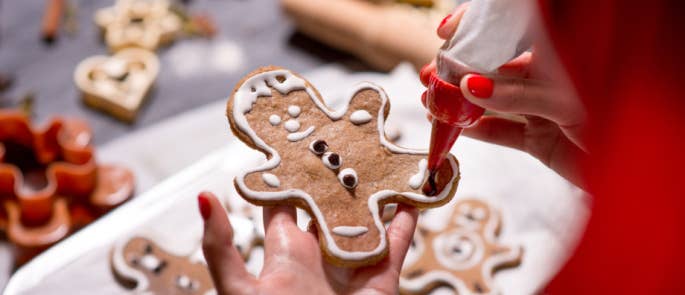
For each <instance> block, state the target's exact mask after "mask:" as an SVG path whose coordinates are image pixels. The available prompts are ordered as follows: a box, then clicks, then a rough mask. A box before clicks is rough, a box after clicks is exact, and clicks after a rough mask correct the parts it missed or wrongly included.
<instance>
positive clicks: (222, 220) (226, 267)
mask: <svg viewBox="0 0 685 295" xmlns="http://www.w3.org/2000/svg"><path fill="white" fill-rule="evenodd" d="M197 200H198V207H199V209H200V214H201V215H202V218H203V220H204V234H203V238H202V252H203V253H204V255H205V260H206V261H207V266H208V267H209V272H210V273H211V275H212V280H214V284H215V285H216V286H217V290H218V291H219V292H218V293H220V294H224V293H225V294H233V293H242V292H246V291H249V290H251V289H252V288H253V287H254V283H255V282H254V277H252V275H250V274H249V273H248V272H247V269H246V268H245V263H244V261H243V257H242V256H241V255H240V253H239V252H238V250H237V249H236V248H235V247H234V246H233V228H232V227H231V223H230V221H229V220H228V215H227V214H226V211H225V210H224V209H223V207H222V206H221V203H220V202H219V200H218V199H217V198H216V196H214V195H213V194H212V193H209V192H202V193H200V195H199V196H198V197H197Z"/></svg>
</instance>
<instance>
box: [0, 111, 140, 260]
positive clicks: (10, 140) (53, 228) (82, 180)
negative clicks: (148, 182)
mask: <svg viewBox="0 0 685 295" xmlns="http://www.w3.org/2000/svg"><path fill="white" fill-rule="evenodd" d="M91 138H92V134H91V131H90V129H89V128H88V125H87V124H86V123H85V122H83V121H80V120H76V119H62V118H56V119H53V120H51V121H50V122H48V124H47V125H46V126H45V127H44V128H40V129H39V128H35V127H33V126H32V125H31V122H30V120H29V119H28V118H27V116H26V115H24V114H23V113H21V112H17V111H7V110H0V203H1V204H2V206H0V231H4V232H5V234H6V236H7V239H8V240H9V241H10V242H11V243H13V244H14V245H15V246H16V250H17V251H16V261H15V264H17V265H21V264H23V263H24V262H26V261H28V260H29V259H31V258H32V257H33V256H35V255H37V254H38V253H40V252H41V251H43V250H45V249H47V248H48V247H50V246H51V245H53V244H55V243H57V242H58V241H60V240H62V239H64V238H65V237H67V236H68V235H69V234H71V233H73V232H74V231H76V230H78V229H79V228H81V227H83V226H85V225H87V224H88V223H90V222H92V221H93V220H95V219H96V218H98V217H99V216H101V215H102V214H104V213H106V212H108V211H109V210H111V209H113V208H115V207H117V206H119V205H121V204H122V203H124V202H125V201H127V200H128V199H129V198H130V197H131V196H132V195H133V174H132V173H131V172H130V171H129V170H128V169H126V168H123V167H119V166H113V165H98V164H96V161H95V158H94V150H93V147H92V146H91V145H90V141H91Z"/></svg>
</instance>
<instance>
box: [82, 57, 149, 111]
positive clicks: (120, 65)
mask: <svg viewBox="0 0 685 295" xmlns="http://www.w3.org/2000/svg"><path fill="white" fill-rule="evenodd" d="M158 73H159V59H158V58H157V56H156V55H155V54H153V53H152V52H150V51H147V50H144V49H138V48H128V49H124V50H122V51H119V52H117V53H116V54H114V55H113V56H104V55H98V56H92V57H89V58H87V59H85V60H83V61H82V62H81V63H80V64H79V65H78V66H77V67H76V70H75V72H74V81H75V82H76V86H77V87H78V88H79V89H80V90H81V93H82V96H83V100H84V102H85V103H86V104H87V105H89V106H91V107H94V108H97V109H101V110H103V111H105V112H107V113H110V114H112V115H113V116H114V117H116V118H118V119H120V120H123V121H127V122H131V121H133V120H134V119H135V117H136V114H137V113H138V110H139V109H140V107H141V105H142V104H143V102H144V100H145V98H146V97H147V94H148V93H149V91H150V89H151V88H152V86H153V84H154V81H155V79H156V78H157V74H158Z"/></svg>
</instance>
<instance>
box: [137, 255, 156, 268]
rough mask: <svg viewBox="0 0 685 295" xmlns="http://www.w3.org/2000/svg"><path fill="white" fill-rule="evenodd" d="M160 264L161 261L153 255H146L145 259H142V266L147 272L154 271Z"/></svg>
mask: <svg viewBox="0 0 685 295" xmlns="http://www.w3.org/2000/svg"><path fill="white" fill-rule="evenodd" d="M160 263H161V262H160V261H159V259H157V257H155V256H154V255H151V254H145V255H144V256H143V258H141V259H140V265H141V266H143V267H144V268H145V269H147V270H154V269H155V268H157V266H159V264H160Z"/></svg>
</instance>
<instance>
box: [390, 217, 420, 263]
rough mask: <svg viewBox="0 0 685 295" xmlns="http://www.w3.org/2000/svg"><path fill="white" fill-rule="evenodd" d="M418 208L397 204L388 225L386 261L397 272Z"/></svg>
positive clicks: (405, 251) (416, 218)
mask: <svg viewBox="0 0 685 295" xmlns="http://www.w3.org/2000/svg"><path fill="white" fill-rule="evenodd" d="M418 218H419V210H418V209H416V208H415V207H413V206H409V205H405V204H398V205H397V211H396V213H395V217H394V218H393V219H392V222H391V223H390V226H389V227H388V232H387V233H388V243H389V244H388V246H389V249H388V251H389V252H388V262H389V267H390V268H391V269H394V270H396V271H397V273H398V274H399V273H400V271H401V270H402V263H404V257H405V256H406V254H407V250H409V246H410V245H411V241H412V239H413V238H414V230H416V222H417V220H418Z"/></svg>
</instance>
